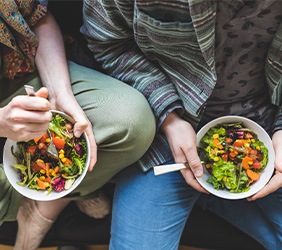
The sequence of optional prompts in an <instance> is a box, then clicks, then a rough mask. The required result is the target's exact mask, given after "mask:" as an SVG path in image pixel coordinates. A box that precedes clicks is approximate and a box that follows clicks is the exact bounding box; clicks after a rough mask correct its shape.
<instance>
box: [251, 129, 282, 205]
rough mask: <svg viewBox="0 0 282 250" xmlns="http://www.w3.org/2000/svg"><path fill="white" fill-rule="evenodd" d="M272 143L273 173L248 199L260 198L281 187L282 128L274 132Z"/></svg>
mask: <svg viewBox="0 0 282 250" xmlns="http://www.w3.org/2000/svg"><path fill="white" fill-rule="evenodd" d="M272 143H273V147H274V152H275V161H274V167H275V173H274V175H273V177H272V178H271V179H270V181H269V182H268V183H267V185H266V186H265V187H264V188H263V189H261V190H260V191H259V192H258V193H256V194H255V195H253V196H252V197H249V198H248V200H249V201H254V200H257V199H260V198H262V197H264V196H266V195H268V194H270V193H273V192H275V191H276V190H277V189H278V188H281V187H282V130H279V131H277V132H275V133H274V135H273V137H272Z"/></svg>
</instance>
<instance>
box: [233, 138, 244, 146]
mask: <svg viewBox="0 0 282 250" xmlns="http://www.w3.org/2000/svg"><path fill="white" fill-rule="evenodd" d="M243 145H244V144H243V141H241V140H236V141H235V142H234V143H233V146H234V147H238V148H240V147H242V146H243Z"/></svg>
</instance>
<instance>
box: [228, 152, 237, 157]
mask: <svg viewBox="0 0 282 250" xmlns="http://www.w3.org/2000/svg"><path fill="white" fill-rule="evenodd" d="M229 156H230V157H231V158H235V157H236V156H237V153H236V152H230V153H229Z"/></svg>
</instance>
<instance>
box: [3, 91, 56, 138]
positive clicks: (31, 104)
mask: <svg viewBox="0 0 282 250" xmlns="http://www.w3.org/2000/svg"><path fill="white" fill-rule="evenodd" d="M47 97H48V90H47V89H46V88H44V87H43V88H41V89H39V90H38V91H37V92H36V94H35V96H28V95H19V96H16V97H14V98H13V99H12V100H11V101H10V102H9V103H8V104H7V105H6V106H4V107H3V108H1V109H0V121H1V126H0V136H3V137H7V138H9V139H11V140H14V141H28V140H31V139H34V138H36V137H39V136H41V135H43V134H44V133H45V132H46V129H47V128H48V126H49V122H50V120H51V118H52V113H51V112H50V108H51V105H50V102H49V101H48V100H47Z"/></svg>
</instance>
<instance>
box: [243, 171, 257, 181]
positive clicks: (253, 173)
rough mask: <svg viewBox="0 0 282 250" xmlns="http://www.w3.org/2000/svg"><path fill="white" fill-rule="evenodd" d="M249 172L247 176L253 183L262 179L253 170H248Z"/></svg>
mask: <svg viewBox="0 0 282 250" xmlns="http://www.w3.org/2000/svg"><path fill="white" fill-rule="evenodd" d="M246 172H247V176H248V177H249V178H250V179H251V180H252V181H257V180H258V179H259V177H260V174H259V173H257V172H254V171H253V170H251V169H247V170H246Z"/></svg>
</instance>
